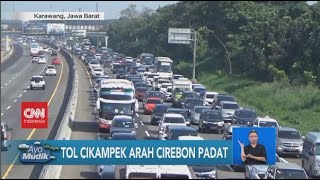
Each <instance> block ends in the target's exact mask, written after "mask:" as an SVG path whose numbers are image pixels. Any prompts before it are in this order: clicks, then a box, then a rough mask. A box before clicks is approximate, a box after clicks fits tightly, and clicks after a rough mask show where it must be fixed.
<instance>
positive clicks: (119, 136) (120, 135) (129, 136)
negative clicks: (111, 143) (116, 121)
mask: <svg viewBox="0 0 320 180" xmlns="http://www.w3.org/2000/svg"><path fill="white" fill-rule="evenodd" d="M110 139H111V140H137V137H136V134H133V133H127V132H117V133H113V134H112V136H111V138H110Z"/></svg>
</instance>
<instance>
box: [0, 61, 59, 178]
mask: <svg viewBox="0 0 320 180" xmlns="http://www.w3.org/2000/svg"><path fill="white" fill-rule="evenodd" d="M62 74H63V61H61V69H60V76H59V80H58V83H57V85H56V87H55V89H54V91H53V93H52V95H51V98H50V99H49V101H48V107H49V106H50V103H51V100H52V98H53V96H54V95H55V93H56V92H57V89H58V86H59V84H60V81H61V77H62ZM26 91H27V90H24V92H26ZM35 131H36V129H35V128H34V129H32V131H31V132H30V134H29V136H28V138H27V140H30V139H31V137H32V136H33V134H34V132H35ZM18 157H19V154H17V155H16V157H15V159H14V160H13V162H12V163H11V164H10V166H9V167H8V169H7V170H6V171H5V173H4V175H3V176H2V178H1V179H6V178H7V177H8V175H9V173H10V171H11V169H12V168H13V166H14V163H15V162H16V161H17V159H18Z"/></svg>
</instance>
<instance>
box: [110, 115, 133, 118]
mask: <svg viewBox="0 0 320 180" xmlns="http://www.w3.org/2000/svg"><path fill="white" fill-rule="evenodd" d="M114 119H132V117H131V116H126V115H116V116H114Z"/></svg>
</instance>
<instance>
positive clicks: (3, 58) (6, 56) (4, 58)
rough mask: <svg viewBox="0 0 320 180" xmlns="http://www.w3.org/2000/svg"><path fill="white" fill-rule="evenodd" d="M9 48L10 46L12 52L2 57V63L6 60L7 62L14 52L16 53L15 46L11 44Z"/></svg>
mask: <svg viewBox="0 0 320 180" xmlns="http://www.w3.org/2000/svg"><path fill="white" fill-rule="evenodd" d="M9 46H10V51H9V53H7V54H6V55H4V56H3V57H1V62H4V61H5V60H7V59H8V58H9V57H10V56H11V54H12V53H13V51H14V47H13V45H12V44H10V45H9Z"/></svg>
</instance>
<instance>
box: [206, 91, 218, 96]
mask: <svg viewBox="0 0 320 180" xmlns="http://www.w3.org/2000/svg"><path fill="white" fill-rule="evenodd" d="M211 94H214V95H218V94H219V93H218V92H214V91H207V95H211Z"/></svg>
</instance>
